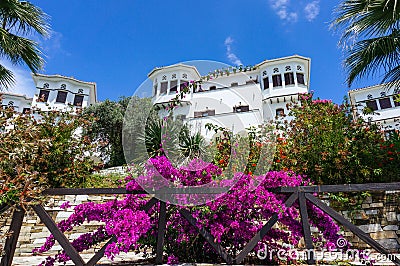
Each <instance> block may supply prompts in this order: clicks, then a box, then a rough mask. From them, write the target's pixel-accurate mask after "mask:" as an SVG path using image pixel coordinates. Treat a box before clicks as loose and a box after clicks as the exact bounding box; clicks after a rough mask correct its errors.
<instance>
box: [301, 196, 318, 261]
mask: <svg viewBox="0 0 400 266" xmlns="http://www.w3.org/2000/svg"><path fill="white" fill-rule="evenodd" d="M299 205H300V216H301V224H302V226H303V234H304V241H305V242H306V249H307V250H306V256H307V264H315V259H314V245H313V242H312V238H311V229H310V223H309V221H308V211H307V203H306V197H305V193H304V192H300V193H299Z"/></svg>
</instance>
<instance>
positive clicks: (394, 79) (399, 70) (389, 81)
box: [382, 65, 400, 89]
mask: <svg viewBox="0 0 400 266" xmlns="http://www.w3.org/2000/svg"><path fill="white" fill-rule="evenodd" d="M382 82H383V83H385V87H386V88H387V89H390V88H400V65H398V66H397V67H395V68H393V69H391V70H390V71H389V72H388V73H386V75H385V76H384V78H383V80H382Z"/></svg>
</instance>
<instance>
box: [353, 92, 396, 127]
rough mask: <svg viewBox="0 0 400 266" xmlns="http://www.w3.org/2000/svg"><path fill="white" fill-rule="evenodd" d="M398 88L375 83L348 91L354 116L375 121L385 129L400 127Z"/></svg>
mask: <svg viewBox="0 0 400 266" xmlns="http://www.w3.org/2000/svg"><path fill="white" fill-rule="evenodd" d="M399 93H400V88H391V89H387V88H385V87H384V85H382V84H380V85H375V86H371V87H366V88H360V89H355V90H350V91H349V98H350V103H351V105H352V106H353V115H354V118H355V119H357V118H362V119H364V120H365V121H367V122H371V123H376V124H378V125H379V126H381V128H382V129H383V130H385V131H390V130H395V129H400V102H397V101H396V100H395V99H396V98H400V97H399V96H398V95H399Z"/></svg>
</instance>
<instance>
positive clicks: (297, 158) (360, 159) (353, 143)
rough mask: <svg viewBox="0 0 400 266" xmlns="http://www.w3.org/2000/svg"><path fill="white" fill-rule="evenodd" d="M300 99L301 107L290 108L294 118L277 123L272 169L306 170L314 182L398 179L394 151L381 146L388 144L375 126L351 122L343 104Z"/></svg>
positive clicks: (398, 172) (308, 97)
mask: <svg viewBox="0 0 400 266" xmlns="http://www.w3.org/2000/svg"><path fill="white" fill-rule="evenodd" d="M300 98H301V105H291V106H290V115H292V116H294V119H293V120H292V121H291V122H290V123H288V124H282V125H280V126H279V128H280V130H281V132H282V137H281V138H278V148H277V153H276V155H275V159H274V165H273V167H274V169H279V170H281V169H283V170H288V169H289V170H293V171H295V172H297V173H301V174H306V175H307V176H308V177H309V178H310V179H311V180H313V181H315V182H316V183H317V184H342V183H367V182H391V181H399V180H400V169H399V168H398V167H396V166H395V165H396V164H397V166H398V165H399V163H400V161H399V157H398V154H397V157H394V156H392V157H389V156H388V153H387V152H386V151H385V150H383V149H382V147H388V145H387V144H385V143H386V141H385V139H384V135H383V134H382V133H381V131H380V129H379V128H378V127H377V126H375V125H368V124H366V123H364V122H363V121H362V120H358V121H353V119H352V116H351V113H350V111H349V106H348V105H347V104H346V103H345V104H344V105H342V106H338V105H336V104H333V103H332V102H330V101H327V100H313V99H312V95H307V94H305V95H300ZM382 145H383V146H382ZM392 152H393V151H392ZM390 158H392V159H390Z"/></svg>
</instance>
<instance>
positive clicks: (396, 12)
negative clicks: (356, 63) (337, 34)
mask: <svg viewBox="0 0 400 266" xmlns="http://www.w3.org/2000/svg"><path fill="white" fill-rule="evenodd" d="M397 1H398V0H387V1H383V0H345V1H343V2H342V3H341V4H340V5H339V6H338V7H337V8H336V10H335V12H334V13H335V15H336V19H335V20H333V21H332V22H331V27H332V28H334V29H335V30H343V34H342V36H341V39H340V44H341V45H344V46H346V45H347V42H348V41H353V40H355V39H357V38H370V37H374V36H377V35H382V34H383V35H384V34H387V33H388V32H390V31H393V30H394V29H398V28H399V23H400V22H399V19H400V5H398V3H397Z"/></svg>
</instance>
